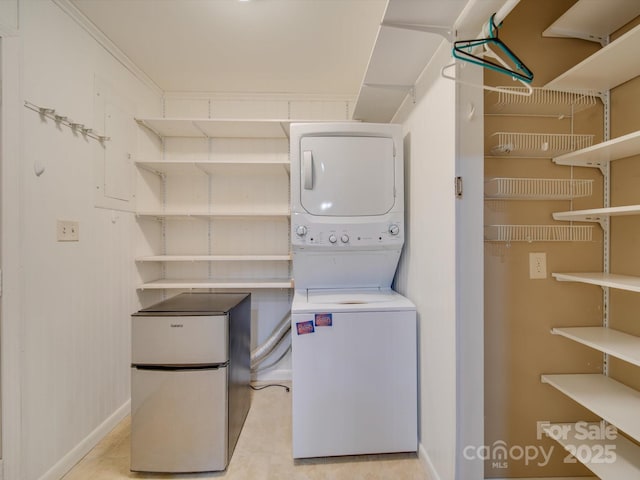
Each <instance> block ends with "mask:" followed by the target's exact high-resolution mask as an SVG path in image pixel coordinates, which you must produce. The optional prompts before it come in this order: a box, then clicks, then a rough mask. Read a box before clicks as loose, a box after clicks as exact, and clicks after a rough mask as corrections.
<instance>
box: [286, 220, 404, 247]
mask: <svg viewBox="0 0 640 480" xmlns="http://www.w3.org/2000/svg"><path fill="white" fill-rule="evenodd" d="M299 220H302V222H300V223H297V222H295V220H294V221H293V222H292V228H291V230H292V235H291V243H292V245H293V246H304V245H308V246H312V245H317V246H327V247H336V248H358V247H362V248H369V247H373V248H376V247H384V246H394V245H402V243H403V242H404V238H403V235H402V233H403V229H402V224H401V223H400V222H393V221H387V222H375V223H362V224H357V223H356V224H353V223H351V224H336V223H320V224H319V223H306V222H304V218H300V219H299Z"/></svg>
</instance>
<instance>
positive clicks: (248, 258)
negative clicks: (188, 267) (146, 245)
mask: <svg viewBox="0 0 640 480" xmlns="http://www.w3.org/2000/svg"><path fill="white" fill-rule="evenodd" d="M289 260H291V255H289V254H287V255H148V256H145V257H138V258H136V262H285V261H289Z"/></svg>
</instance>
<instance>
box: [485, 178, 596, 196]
mask: <svg viewBox="0 0 640 480" xmlns="http://www.w3.org/2000/svg"><path fill="white" fill-rule="evenodd" d="M592 193H593V180H580V179H558V178H504V177H502V178H490V179H488V180H486V181H485V182H484V195H485V198H486V199H489V200H492V199H493V200H571V199H572V198H578V197H588V196H590V195H591V194H592Z"/></svg>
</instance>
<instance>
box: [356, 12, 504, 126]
mask: <svg viewBox="0 0 640 480" xmlns="http://www.w3.org/2000/svg"><path fill="white" fill-rule="evenodd" d="M486 3H487V2H466V1H446V2H444V1H442V2H438V4H437V8H434V4H433V2H407V1H405V0H390V1H389V2H388V4H387V8H386V10H385V13H384V18H383V19H382V23H381V26H380V29H379V30H378V35H377V37H376V41H375V45H374V46H373V50H372V52H371V57H370V58H369V63H368V65H367V71H366V72H365V75H364V79H363V82H362V85H361V87H360V91H359V92H358V98H357V101H356V104H355V108H354V111H353V118H355V119H358V120H363V121H367V122H381V123H387V122H390V121H391V120H392V119H393V117H394V115H395V114H396V112H397V111H398V109H399V108H400V106H401V105H402V103H403V101H405V99H406V98H407V96H409V97H411V96H412V95H415V90H414V86H415V84H416V81H417V80H418V78H419V77H420V75H421V74H422V72H423V70H425V67H426V66H427V65H428V64H429V62H430V61H431V59H432V58H433V57H434V55H436V54H438V53H439V52H442V50H439V49H440V48H441V45H442V42H443V37H444V38H448V39H449V40H450V41H453V36H454V25H455V27H456V28H457V29H459V30H460V31H465V32H480V31H481V30H482V27H483V24H484V23H485V22H486V21H487V20H488V17H489V16H490V15H491V13H493V12H495V11H496V10H492V8H493V7H492V5H491V4H489V6H488V7H487V5H486ZM499 3H500V2H499ZM494 7H495V8H498V7H497V6H496V5H494ZM463 11H464V15H462V13H463ZM414 99H415V98H414Z"/></svg>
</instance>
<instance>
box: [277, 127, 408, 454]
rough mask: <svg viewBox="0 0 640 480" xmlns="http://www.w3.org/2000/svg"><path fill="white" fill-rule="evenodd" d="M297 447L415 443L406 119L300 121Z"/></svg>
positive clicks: (335, 449)
mask: <svg viewBox="0 0 640 480" xmlns="http://www.w3.org/2000/svg"><path fill="white" fill-rule="evenodd" d="M290 139H291V215H292V218H291V242H292V252H293V276H294V280H295V292H294V297H293V303H292V310H291V312H292V316H291V318H292V348H293V350H292V351H293V360H292V362H293V363H292V370H293V457H294V458H305V457H323V456H335V455H358V454H375V453H391V452H414V451H416V449H417V346H416V344H417V335H416V310H415V306H414V305H413V304H412V303H411V302H410V301H409V300H408V299H407V298H405V297H403V296H401V295H400V294H398V293H396V292H394V291H393V290H392V289H391V284H392V281H393V278H394V275H395V271H396V268H397V265H398V260H399V258H400V253H401V250H402V246H403V243H404V186H403V178H404V177H403V145H402V131H401V127H400V126H399V125H390V124H366V123H313V124H312V123H309V124H302V123H301V124H293V125H292V126H291V132H290Z"/></svg>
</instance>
